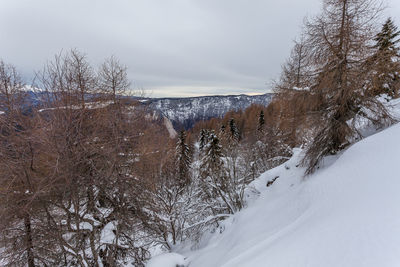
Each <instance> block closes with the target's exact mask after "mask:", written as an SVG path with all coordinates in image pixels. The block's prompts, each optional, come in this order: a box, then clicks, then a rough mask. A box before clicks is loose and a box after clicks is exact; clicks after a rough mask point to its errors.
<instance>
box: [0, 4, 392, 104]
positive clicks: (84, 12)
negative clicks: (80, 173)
mask: <svg viewBox="0 0 400 267" xmlns="http://www.w3.org/2000/svg"><path fill="white" fill-rule="evenodd" d="M387 4H388V6H389V8H388V10H387V11H386V12H387V13H388V14H389V15H391V16H392V17H394V19H395V22H396V24H397V25H399V24H400V1H399V0H388V1H387ZM320 7H321V0H91V1H89V0H0V58H3V60H5V61H6V62H8V63H12V64H14V65H16V66H17V68H18V69H19V70H20V72H22V73H23V75H24V77H25V78H27V79H28V82H29V79H31V78H32V77H33V73H34V71H35V70H39V69H40V68H41V67H42V66H43V64H44V63H45V62H46V61H47V60H51V59H52V58H53V56H54V55H55V54H56V53H58V52H60V51H61V50H62V49H63V50H68V49H71V48H77V49H79V50H80V51H82V52H84V53H86V54H87V55H88V59H89V60H90V62H91V63H93V65H98V64H100V63H101V62H102V61H103V60H104V59H105V58H107V57H109V56H111V55H115V56H116V57H118V58H119V59H120V61H121V62H122V63H123V64H125V65H127V66H128V69H129V77H130V79H131V80H132V81H133V82H134V85H135V86H136V87H137V88H142V89H145V90H146V91H147V93H148V94H150V95H151V96H155V97H158V96H191V95H209V94H237V93H247V94H254V93H265V92H267V91H268V90H269V83H270V82H271V80H272V79H274V78H276V77H277V76H278V74H279V72H280V66H281V64H282V63H283V62H284V61H285V58H286V57H287V56H288V54H289V51H290V48H291V47H292V40H293V39H294V38H296V36H298V34H299V32H300V29H301V24H302V21H303V18H304V17H305V16H307V15H312V14H316V13H317V12H318V11H319V10H320Z"/></svg>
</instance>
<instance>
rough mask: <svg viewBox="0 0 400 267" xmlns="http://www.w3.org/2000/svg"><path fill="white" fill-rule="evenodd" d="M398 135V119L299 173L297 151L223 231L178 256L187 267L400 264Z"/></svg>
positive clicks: (262, 181)
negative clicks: (310, 172) (309, 171)
mask: <svg viewBox="0 0 400 267" xmlns="http://www.w3.org/2000/svg"><path fill="white" fill-rule="evenodd" d="M399 136H400V124H397V125H394V126H392V127H391V128H388V129H387V130H385V131H382V132H380V133H378V134H375V135H373V136H370V137H368V138H366V139H364V140H362V141H360V142H358V143H356V144H355V145H353V146H352V147H350V148H349V149H348V150H347V151H345V152H344V153H343V154H342V155H341V156H340V157H339V158H337V160H336V158H331V159H328V161H331V162H330V163H329V164H326V166H325V167H324V168H323V169H321V170H319V171H317V173H315V174H314V175H312V176H309V177H306V178H303V177H302V173H304V169H302V168H300V167H296V166H298V162H299V159H300V157H301V155H300V152H299V151H296V153H295V156H294V157H293V158H292V159H291V160H290V161H288V162H287V163H285V164H284V165H282V166H279V167H277V168H275V169H272V170H270V171H268V172H266V173H265V174H264V175H262V176H261V178H260V179H258V180H257V181H255V182H254V186H255V187H256V188H257V189H258V190H259V191H260V192H261V194H260V197H258V198H257V199H255V200H253V201H250V202H253V203H250V205H249V208H247V209H245V210H243V211H242V212H240V213H238V214H236V215H235V216H234V217H232V218H231V219H230V220H229V221H227V222H225V227H226V230H225V231H224V232H223V233H222V234H215V235H213V236H211V237H210V239H209V240H208V242H206V245H205V246H204V247H203V248H202V249H200V250H198V251H195V252H189V251H186V252H185V251H183V252H182V254H184V255H185V256H189V257H188V261H189V262H190V266H191V267H199V266H209V267H212V266H218V267H222V266H223V267H228V266H240V267H245V266H252V267H254V266H279V267H283V266H296V267H301V266H308V267H313V266H315V267H320V266H324V267H329V266H341V267H345V266H349V267H350V266H351V267H353V266H371V267H372V266H400V245H399V244H400V204H399V203H400V194H399V192H400V174H399V173H400V165H399V162H400V140H399ZM328 165H329V166H328ZM276 176H279V178H278V179H277V181H276V182H275V183H274V184H273V185H272V186H271V187H268V188H267V187H266V186H265V184H266V182H267V181H268V180H271V179H273V178H274V177H276Z"/></svg>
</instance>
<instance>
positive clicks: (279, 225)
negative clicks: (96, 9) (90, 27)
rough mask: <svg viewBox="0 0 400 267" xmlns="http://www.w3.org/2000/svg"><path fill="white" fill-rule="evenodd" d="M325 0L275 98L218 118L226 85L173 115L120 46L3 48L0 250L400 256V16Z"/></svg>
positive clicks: (58, 254) (153, 264)
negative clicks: (98, 49) (33, 52)
mask: <svg viewBox="0 0 400 267" xmlns="http://www.w3.org/2000/svg"><path fill="white" fill-rule="evenodd" d="M322 3H323V5H322V9H321V11H320V13H319V14H317V15H315V16H312V17H311V16H310V17H308V18H306V19H304V25H302V32H301V34H300V35H299V37H297V38H296V40H295V41H294V44H293V48H292V51H291V53H290V55H288V57H287V60H286V62H285V63H284V64H283V65H282V71H281V76H280V79H278V80H275V81H274V82H273V91H274V92H273V95H271V96H269V95H268V103H267V105H262V104H252V105H250V104H249V105H244V104H243V101H242V102H240V105H241V106H240V107H234V106H232V110H231V111H228V112H226V111H225V109H224V108H223V107H221V109H220V110H219V111H221V112H219V111H218V112H216V114H218V115H216V116H215V117H214V118H211V119H207V120H202V121H194V120H192V118H195V117H196V118H197V117H201V118H206V117H207V116H208V115H206V114H205V110H206V109H205V108H204V106H206V105H207V103H206V101H207V99H212V97H208V98H204V99H201V101H202V102H201V103H202V104H201V105H200V104H198V105H197V106H196V110H200V111H198V112H197V113H202V114H196V112H195V111H194V110H189V111H188V112H190V116H185V114H181V113H182V110H179V112H175V113H174V112H173V110H172V109H173V107H169V108H166V107H165V106H163V109H164V110H163V112H164V113H165V114H167V116H165V117H160V116H159V115H157V114H158V113H157V112H159V110H157V109H154V107H153V108H152V106H151V105H145V104H144V102H145V101H144V100H143V95H140V94H141V93H142V91H140V90H136V91H134V90H132V89H133V86H132V83H131V82H130V79H129V78H128V68H127V67H126V66H125V65H124V64H123V63H121V61H120V60H119V59H118V58H117V57H115V56H111V57H110V58H108V59H106V60H104V62H103V63H101V64H98V65H95V64H92V63H91V61H90V60H89V59H88V56H87V55H86V54H85V53H83V52H82V51H80V50H79V49H72V50H63V51H61V52H60V53H58V54H56V55H55V56H54V57H53V58H52V59H50V60H49V61H47V63H46V64H45V65H44V66H43V67H42V68H41V69H40V70H38V71H36V72H35V79H34V82H32V83H31V82H29V83H28V82H27V81H26V80H25V79H24V78H23V76H22V75H21V74H20V72H19V71H18V69H17V67H15V66H14V65H13V64H11V63H8V62H5V61H4V60H0V143H1V144H0V218H1V219H0V265H1V266H10V267H11V266H28V267H35V266H88V267H89V266H95V267H101V266H104V267H106V266H149V267H161V266H162V267H188V266H191V267H196V266H216V267H217V266H240V267H242V266H349V267H350V266H371V267H372V266H398V265H400V256H399V255H400V246H399V245H398V244H399V243H400V227H399V226H400V208H399V205H398V204H397V202H398V198H399V197H398V195H399V194H398V192H399V190H400V181H398V172H399V171H398V165H397V162H398V161H399V159H400V154H399V153H400V142H398V137H399V136H400V126H399V125H398V124H397V122H398V120H399V119H400V100H399V97H400V45H399V44H400V31H399V29H398V27H397V26H396V22H395V21H394V20H393V19H392V18H387V17H385V16H384V15H383V13H382V12H383V10H384V8H383V5H382V4H381V3H380V2H379V1H378V0H324V1H322ZM239 98H240V99H251V98H250V97H244V96H241V97H237V99H239ZM270 98H271V99H270ZM229 99H234V97H231V96H230V98H229ZM146 101H147V100H146ZM152 101H154V103H156V101H155V100H152ZM160 101H161V100H160ZM162 101H164V102H165V101H167V102H168V103H169V101H170V100H168V99H167V100H165V99H164V100H162ZM179 101H182V102H183V100H179ZM196 101H197V100H196ZM198 101H200V100H198ZM229 101H231V100H229ZM249 101H250V100H249ZM251 101H252V100H251ZM254 101H255V100H254ZM262 101H266V100H265V99H263V100H262ZM157 103H158V102H157ZM187 103H193V101H192V102H187ZM196 103H197V102H196ZM190 105H192V104H190ZM230 105H231V104H230ZM232 105H233V104H232ZM242 105H244V106H246V108H245V109H241V107H242ZM159 108H160V107H159ZM187 109H190V107H189V106H185V109H184V110H187ZM222 110H223V112H222ZM208 112H209V111H208ZM203 113H204V114H203ZM168 114H170V117H171V116H172V115H171V114H180V115H179V116H175V117H176V118H175V117H174V119H175V120H178V121H179V119H182V120H188V118H189V119H191V120H190V121H187V122H181V125H178V124H177V125H175V128H174V125H173V124H172V123H171V121H170V119H172V118H169V117H168ZM186 115H187V114H186ZM186 124H187V125H186ZM193 124H194V125H193ZM188 125H189V126H190V127H188ZM180 126H181V127H180ZM183 126H185V127H186V128H189V129H185V128H184V127H183ZM191 126H193V127H191Z"/></svg>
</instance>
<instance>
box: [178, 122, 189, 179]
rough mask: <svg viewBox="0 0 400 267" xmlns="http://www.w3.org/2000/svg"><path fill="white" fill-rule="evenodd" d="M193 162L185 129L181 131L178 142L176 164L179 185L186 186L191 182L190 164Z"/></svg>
mask: <svg viewBox="0 0 400 267" xmlns="http://www.w3.org/2000/svg"><path fill="white" fill-rule="evenodd" d="M191 162H192V159H191V154H190V148H189V145H188V144H187V143H186V133H185V131H183V130H182V131H180V133H179V137H178V142H177V144H176V165H177V172H178V185H179V187H184V186H186V185H188V184H189V183H190V164H191Z"/></svg>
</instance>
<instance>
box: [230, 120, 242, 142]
mask: <svg viewBox="0 0 400 267" xmlns="http://www.w3.org/2000/svg"><path fill="white" fill-rule="evenodd" d="M229 133H230V139H231V140H232V141H234V142H239V140H240V134H239V130H238V128H237V126H236V122H235V120H234V119H233V118H231V119H230V120H229Z"/></svg>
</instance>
